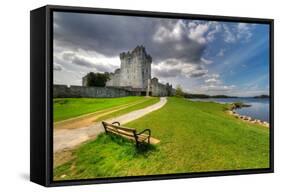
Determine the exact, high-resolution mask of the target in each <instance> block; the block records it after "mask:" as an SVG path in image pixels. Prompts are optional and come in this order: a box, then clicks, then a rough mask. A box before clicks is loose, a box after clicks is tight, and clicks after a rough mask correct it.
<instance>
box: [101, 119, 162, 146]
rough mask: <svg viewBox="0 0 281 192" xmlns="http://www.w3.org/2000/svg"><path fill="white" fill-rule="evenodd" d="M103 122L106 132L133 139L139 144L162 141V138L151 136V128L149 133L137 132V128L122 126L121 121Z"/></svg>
mask: <svg viewBox="0 0 281 192" xmlns="http://www.w3.org/2000/svg"><path fill="white" fill-rule="evenodd" d="M116 123H118V122H116ZM102 124H103V126H104V129H105V131H106V132H110V133H113V134H116V135H119V136H122V137H125V138H127V139H129V140H133V141H134V142H135V143H136V144H137V146H138V144H139V143H149V144H157V143H159V142H160V140H158V139H155V138H153V137H151V135H150V130H149V129H146V130H148V131H149V134H146V133H141V134H137V131H136V129H134V128H128V127H122V126H120V123H119V125H115V124H111V123H107V122H104V121H103V122H102ZM146 130H144V131H146ZM144 131H143V132H144Z"/></svg>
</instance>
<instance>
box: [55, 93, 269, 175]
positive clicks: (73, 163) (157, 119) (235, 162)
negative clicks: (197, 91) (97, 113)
mask: <svg viewBox="0 0 281 192" xmlns="http://www.w3.org/2000/svg"><path fill="white" fill-rule="evenodd" d="M226 107H227V105H223V104H218V103H211V102H210V103H207V102H194V101H188V100H185V99H182V98H169V99H168V103H167V104H166V105H165V106H164V107H163V108H161V109H160V110H158V111H155V112H152V113H150V114H148V115H146V116H144V117H143V118H140V119H138V120H136V121H133V122H131V123H129V124H128V125H126V126H128V127H135V128H137V129H139V130H143V129H144V128H150V129H151V130H152V136H153V137H155V138H157V139H160V140H161V142H160V143H159V144H158V145H156V146H152V147H150V148H149V149H148V150H142V151H138V150H136V148H135V147H134V144H133V143H131V142H128V141H127V140H124V139H122V138H119V137H112V136H108V135H105V134H101V135H100V136H99V137H98V138H97V139H96V140H95V141H89V142H87V143H85V144H83V145H81V146H80V147H79V148H77V149H75V150H74V151H73V152H72V158H71V160H69V161H68V162H67V163H64V164H62V165H60V166H58V167H56V168H55V169H54V179H55V180H61V179H81V178H97V177H115V176H129V175H154V174H167V173H184V172H200V171H217V170H237V169H251V168H266V167H268V166H269V130H268V129H267V128H265V127H262V126H259V125H254V124H248V123H246V122H242V121H240V120H237V119H235V118H234V117H232V116H230V115H228V114H227V113H225V112H224V110H225V108H226Z"/></svg>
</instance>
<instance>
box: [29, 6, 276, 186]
mask: <svg viewBox="0 0 281 192" xmlns="http://www.w3.org/2000/svg"><path fill="white" fill-rule="evenodd" d="M30 19H31V33H30V39H31V100H30V101H31V132H30V134H31V137H30V138H31V140H30V142H31V144H30V151H31V153H30V179H31V181H33V182H35V183H38V184H41V185H44V186H59V185H77V184H92V183H107V182H128V181H141V180H155V179H176V178H190V177H205V176H222V175H239V174H252V173H271V172H273V20H271V19H257V18H242V17H226V16H210V15H192V14H183V13H163V12H145V11H131V10H112V9H98V8H82V7H65V6H53V5H51V6H45V7H41V8H38V9H35V10H33V11H31V17H30Z"/></svg>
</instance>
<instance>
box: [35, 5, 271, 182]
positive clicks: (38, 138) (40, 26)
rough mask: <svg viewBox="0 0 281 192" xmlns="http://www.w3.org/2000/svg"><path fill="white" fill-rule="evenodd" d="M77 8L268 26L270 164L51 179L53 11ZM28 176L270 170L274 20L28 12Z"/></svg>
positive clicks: (167, 176)
mask: <svg viewBox="0 0 281 192" xmlns="http://www.w3.org/2000/svg"><path fill="white" fill-rule="evenodd" d="M54 11H63V12H76V13H77V12H79V13H95V14H110V15H125V16H144V17H161V18H181V19H196V20H208V21H210V20H213V21H224V22H245V23H261V24H269V26H270V70H269V72H270V122H269V123H270V167H269V168H264V169H246V170H233V171H214V172H200V173H183V174H165V175H147V176H130V177H116V178H106V179H85V180H67V181H53V179H52V178H53V152H52V151H53V135H52V134H53V125H52V124H53V123H52V122H53V119H52V117H53V116H52V111H53V109H52V102H51V101H52V86H53V34H52V33H53V17H52V15H53V12H54ZM30 46H31V48H30V65H31V67H30V72H31V73H30V74H31V76H30V87H31V89H30V180H31V181H32V182H35V183H37V184H40V185H43V186H65V185H81V184H98V183H112V182H131V181H146V180H162V179H178V178H195V177H210V176H226V175H242V174H257V173H273V172H274V82H273V79H274V76H273V75H274V69H273V68H274V66H273V65H274V20H273V19H260V18H245V17H229V16H213V15H196V14H184V13H167V12H148V11H136V10H118V9H101V8H88V7H70V6H56V5H47V6H44V7H41V8H38V9H35V10H32V11H31V12H30Z"/></svg>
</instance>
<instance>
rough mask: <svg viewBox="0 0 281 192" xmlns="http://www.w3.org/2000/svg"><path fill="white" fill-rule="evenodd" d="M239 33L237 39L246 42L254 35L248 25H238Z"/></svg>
mask: <svg viewBox="0 0 281 192" xmlns="http://www.w3.org/2000/svg"><path fill="white" fill-rule="evenodd" d="M237 31H238V33H237V38H238V39H245V40H246V41H248V40H249V39H250V38H251V37H252V35H253V34H252V32H251V30H250V27H249V24H247V23H239V24H238V25H237Z"/></svg>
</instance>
